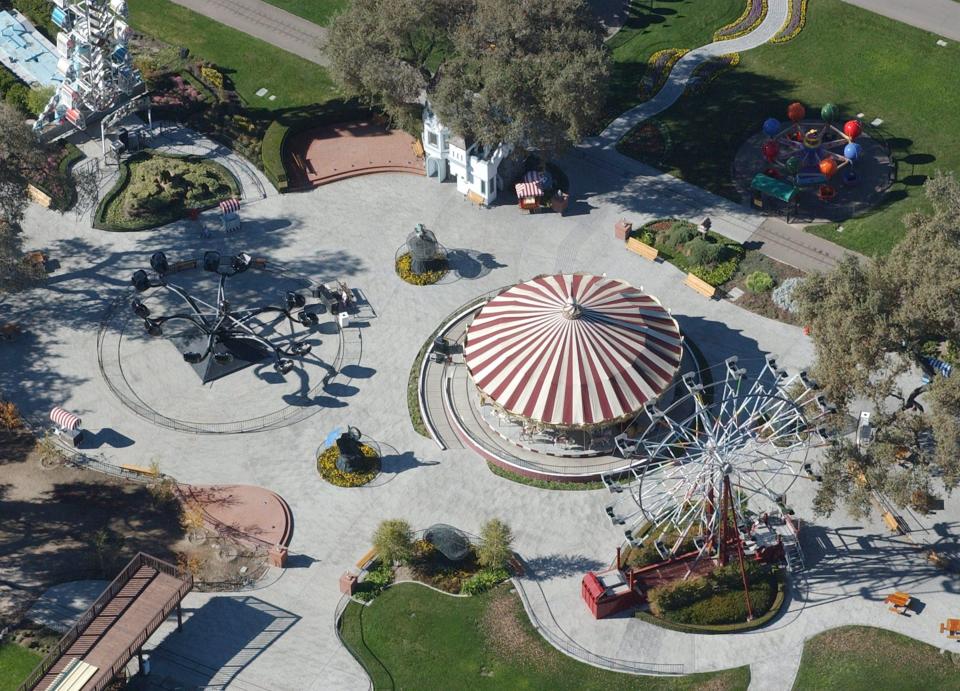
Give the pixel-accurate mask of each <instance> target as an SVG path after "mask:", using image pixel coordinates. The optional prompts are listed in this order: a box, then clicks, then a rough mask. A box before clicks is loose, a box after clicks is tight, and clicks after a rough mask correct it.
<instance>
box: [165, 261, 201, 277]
mask: <svg viewBox="0 0 960 691" xmlns="http://www.w3.org/2000/svg"><path fill="white" fill-rule="evenodd" d="M196 268H197V260H196V259H183V260H181V261H178V262H174V263H173V264H172V265H171V266H170V268H169V269H168V270H167V273H171V274H175V273H177V272H178V271H189V270H191V269H196Z"/></svg>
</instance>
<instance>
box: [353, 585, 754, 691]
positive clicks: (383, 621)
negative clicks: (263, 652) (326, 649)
mask: <svg viewBox="0 0 960 691" xmlns="http://www.w3.org/2000/svg"><path fill="white" fill-rule="evenodd" d="M509 588H510V585H509V584H505V585H504V586H501V587H499V588H497V589H495V590H493V591H491V592H488V593H484V594H483V595H478V596H475V597H471V598H454V597H449V596H444V595H440V594H438V593H435V592H433V591H432V590H429V589H427V588H424V587H421V586H418V585H414V584H400V585H397V586H394V587H392V588H388V589H387V590H386V591H384V593H383V594H382V595H380V596H379V597H378V598H377V599H376V600H374V602H373V604H372V605H371V606H369V607H362V606H360V605H358V604H356V603H350V604H349V605H348V606H347V609H346V611H345V612H344V615H343V624H342V635H343V637H344V639H345V640H346V641H347V642H348V644H349V645H350V646H351V647H352V648H353V650H354V651H355V652H356V653H357V655H358V656H359V657H360V658H361V659H362V660H363V664H364V666H365V667H366V668H367V670H368V672H369V673H370V675H371V677H372V678H373V681H374V688H376V689H380V688H398V689H417V690H418V691H430V690H431V689H453V688H469V689H498V690H499V689H551V690H552V691H559V690H563V689H569V690H571V691H574V690H576V691H581V690H583V691H586V690H588V689H596V690H597V691H600V690H603V691H616V690H617V689H624V690H626V689H631V690H633V691H647V690H667V689H671V690H673V689H711V691H722V690H726V689H746V688H747V685H748V684H749V681H750V671H749V669H748V668H747V667H740V668H737V669H732V670H727V671H724V672H719V673H715V674H696V675H690V676H686V677H679V678H667V677H636V676H632V675H628V674H618V673H615V672H609V671H606V670H602V669H598V668H596V667H592V666H590V665H586V664H583V663H580V662H577V661H576V660H574V659H572V658H570V657H568V656H566V655H564V654H563V653H560V652H559V651H557V650H556V649H555V648H553V647H552V646H551V645H550V644H548V643H547V642H546V641H544V640H543V639H542V638H541V637H540V636H539V635H538V634H537V633H536V632H535V631H534V629H533V627H532V626H531V625H530V622H529V620H528V619H527V617H526V614H525V613H524V611H523V607H522V606H521V604H520V600H519V598H518V597H517V595H515V594H511V593H510V592H509Z"/></svg>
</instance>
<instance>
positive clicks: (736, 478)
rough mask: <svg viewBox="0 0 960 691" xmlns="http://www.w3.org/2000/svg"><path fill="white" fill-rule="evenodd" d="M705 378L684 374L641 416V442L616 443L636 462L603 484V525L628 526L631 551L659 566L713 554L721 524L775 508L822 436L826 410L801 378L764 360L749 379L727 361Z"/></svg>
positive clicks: (723, 530)
mask: <svg viewBox="0 0 960 691" xmlns="http://www.w3.org/2000/svg"><path fill="white" fill-rule="evenodd" d="M714 374H715V375H718V376H716V377H715V378H714V380H713V381H704V380H701V379H700V378H699V377H698V376H697V375H696V374H693V373H689V374H687V375H686V376H684V377H683V378H682V380H681V382H680V383H678V384H677V385H676V386H677V387H678V389H677V391H676V392H675V395H674V396H673V399H672V400H673V402H672V403H670V404H669V405H668V406H665V407H663V408H662V409H661V408H658V407H656V406H648V407H647V410H646V418H647V424H646V427H645V429H644V430H643V432H642V434H641V435H640V436H639V437H637V438H630V437H629V436H628V435H625V434H622V435H620V436H619V437H617V439H616V442H617V446H618V448H619V450H620V451H621V453H623V455H624V456H625V457H626V458H631V459H636V460H637V462H636V463H633V464H632V465H631V466H630V470H629V475H628V476H626V477H624V476H623V474H622V473H621V474H620V475H619V476H608V477H606V478H605V482H606V484H607V486H608V487H609V488H610V489H611V491H612V492H614V494H615V495H619V496H620V499H619V501H615V502H614V504H613V505H611V506H607V514H608V516H609V517H610V519H611V520H612V521H613V522H614V523H616V524H620V525H628V526H630V527H628V528H627V529H626V530H625V535H626V537H627V540H628V541H629V542H630V544H631V545H632V546H634V547H639V546H643V545H649V544H652V545H654V546H655V547H656V550H657V552H659V554H660V556H661V557H662V558H663V559H669V558H671V557H673V556H677V555H678V554H680V553H689V552H690V551H691V550H696V551H697V552H698V553H699V554H698V558H699V557H701V556H705V555H713V554H716V553H718V552H721V551H722V550H723V549H724V546H725V545H726V544H728V543H729V540H728V538H727V537H726V535H727V534H728V533H729V532H730V531H731V530H732V528H730V527H728V524H732V525H734V526H736V525H743V523H744V518H745V514H748V512H754V513H759V512H764V511H767V510H770V511H775V510H776V509H777V508H778V507H782V506H783V503H784V501H785V497H786V493H787V491H788V490H789V489H790V488H791V486H792V485H793V483H794V482H795V481H796V480H797V478H798V477H799V475H800V473H801V472H803V471H804V470H805V466H806V467H807V468H806V469H808V468H809V466H807V456H808V453H809V451H810V449H811V447H813V446H816V445H818V444H820V443H823V441H824V439H825V438H826V436H827V431H826V430H825V429H823V428H822V427H818V425H820V424H822V422H823V418H824V417H825V416H826V415H828V414H830V413H831V412H833V409H832V407H831V406H829V405H828V404H827V403H826V401H825V400H824V399H823V397H822V396H820V395H818V394H817V392H816V389H815V384H814V383H813V382H812V381H811V380H810V379H809V378H808V377H807V375H806V374H805V373H803V372H801V373H799V374H797V375H794V376H790V375H789V374H788V373H787V372H786V371H784V370H783V369H781V368H779V367H778V366H777V363H776V360H774V359H773V358H771V357H768V358H767V359H766V361H765V364H764V366H763V368H762V369H761V371H760V372H759V373H758V374H757V375H755V376H749V375H748V374H747V370H746V369H744V368H742V367H740V366H739V364H738V360H737V358H735V357H734V358H730V359H728V360H726V361H725V362H724V363H723V366H722V372H715V373H714ZM668 398H669V397H668V396H663V397H661V401H663V400H667V399H668ZM721 561H724V559H723V556H722V555H721Z"/></svg>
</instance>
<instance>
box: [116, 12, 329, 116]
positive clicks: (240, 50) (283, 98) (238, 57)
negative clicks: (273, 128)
mask: <svg viewBox="0 0 960 691" xmlns="http://www.w3.org/2000/svg"><path fill="white" fill-rule="evenodd" d="M304 4H307V2H306V1H305V2H304ZM129 7H130V22H131V24H132V25H133V27H134V28H135V29H136V30H137V31H140V32H143V33H145V34H148V35H150V36H153V37H155V38H158V39H160V40H161V41H164V42H165V43H169V44H171V45H173V46H182V47H185V48H189V49H190V53H191V55H192V56H193V57H196V58H203V59H205V60H209V61H210V62H213V63H216V64H217V65H219V66H220V67H221V68H222V69H223V71H224V72H226V74H227V75H228V76H229V77H230V79H231V80H232V81H233V83H234V85H235V87H236V90H237V92H238V93H239V94H240V96H241V97H242V98H243V99H244V100H245V101H246V102H247V104H248V105H249V106H251V107H254V108H265V109H268V110H280V109H284V108H291V107H296V106H305V105H310V104H313V103H325V102H326V101H329V100H330V99H332V98H334V97H336V96H337V95H338V93H337V90H336V87H335V86H334V84H333V81H332V80H331V79H330V75H329V74H328V73H327V71H326V70H325V69H324V68H323V67H321V66H319V65H316V64H314V63H312V62H310V61H308V60H304V59H303V58H300V57H297V56H296V55H293V54H292V53H288V52H286V51H284V50H280V49H279V48H275V47H274V46H271V45H270V44H268V43H264V42H263V41H261V40H259V39H256V38H253V37H251V36H248V35H247V34H244V33H242V32H239V31H235V30H234V29H231V28H230V27H227V26H224V25H223V24H220V23H219V22H215V21H213V20H211V19H207V18H206V17H204V16H202V15H199V14H197V13H196V12H191V11H190V10H188V9H186V8H185V7H181V6H180V5H176V4H174V3H172V2H170V1H169V0H130V2H129ZM261 87H266V88H267V89H269V90H270V94H273V95H276V97H277V98H276V100H274V101H269V100H267V99H266V98H261V97H259V96H257V95H256V91H257V90H258V89H260V88H261Z"/></svg>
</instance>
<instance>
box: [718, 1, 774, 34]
mask: <svg viewBox="0 0 960 691" xmlns="http://www.w3.org/2000/svg"><path fill="white" fill-rule="evenodd" d="M766 16H767V0H747V6H746V8H744V10H743V14H741V15H740V16H739V17H737V19H736V21H734V22H731V23H730V24H727V25H726V26H724V27H721V28H719V29H717V30H716V32H714V34H713V40H714V41H729V40H731V39H734V38H740V37H741V36H746V35H747V34H749V33H750V32H751V31H753V30H754V29H756V28H757V27H758V26H760V24H761V22H763V20H764V18H765V17H766Z"/></svg>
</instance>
